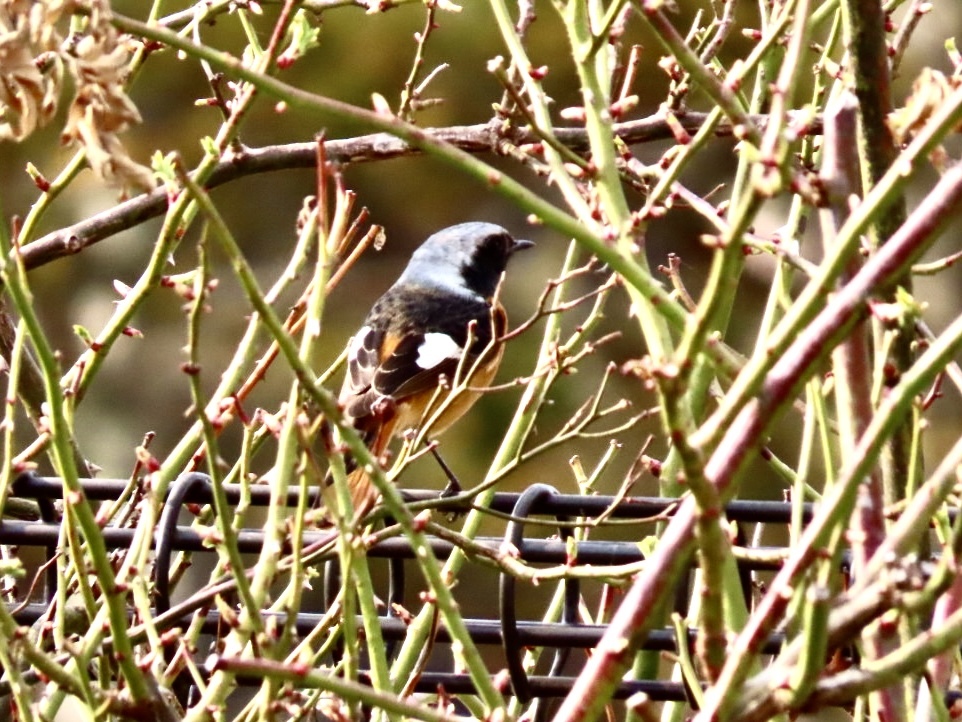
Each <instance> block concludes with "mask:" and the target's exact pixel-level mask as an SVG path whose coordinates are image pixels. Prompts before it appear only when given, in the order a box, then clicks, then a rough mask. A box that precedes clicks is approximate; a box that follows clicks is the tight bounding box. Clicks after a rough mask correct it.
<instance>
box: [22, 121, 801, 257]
mask: <svg viewBox="0 0 962 722" xmlns="http://www.w3.org/2000/svg"><path fill="white" fill-rule="evenodd" d="M706 118H707V114H705V113H688V114H686V115H683V116H679V118H678V119H679V120H680V121H681V123H682V125H683V126H684V128H685V129H686V130H688V131H691V132H694V131H696V130H697V129H698V128H699V127H701V125H702V124H703V123H704V122H705V119H706ZM765 119H766V117H765V116H762V117H757V118H754V121H755V122H756V123H758V124H762V125H763V124H764V121H765ZM614 130H615V133H616V134H617V135H618V137H619V138H621V139H622V140H623V141H625V143H628V144H635V143H645V142H649V141H653V140H665V139H669V138H673V137H674V136H673V134H672V130H671V127H670V126H669V124H668V123H667V122H666V121H665V120H664V118H663V117H662V116H660V115H657V116H650V117H648V118H642V119H640V120H632V121H628V122H625V123H619V124H618V125H616V126H615V127H614ZM731 132H732V127H731V125H730V124H728V123H720V124H719V126H718V128H717V131H716V133H717V134H718V135H719V136H728V135H731ZM812 132H813V133H817V132H820V123H819V124H817V125H815V126H813V127H812ZM554 133H555V136H556V137H557V138H558V139H559V140H560V141H561V142H562V143H564V144H565V145H566V146H568V147H569V148H571V149H572V150H574V151H579V152H580V151H584V150H587V148H588V137H587V133H586V132H585V130H584V129H583V128H556V129H555V130H554ZM424 134H425V135H429V136H432V137H434V138H435V139H437V140H443V141H445V142H447V143H450V144H451V145H454V146H456V147H458V148H460V149H461V150H464V151H467V152H469V153H497V152H499V149H500V148H501V147H502V144H504V143H511V144H514V145H522V144H525V143H537V142H539V140H540V139H539V138H538V137H537V136H536V135H535V134H534V133H533V132H531V131H530V130H528V129H524V130H511V131H509V132H508V134H505V133H504V132H503V130H502V129H501V127H500V124H498V125H495V124H491V123H485V124H480V125H466V126H452V127H449V128H434V129H427V130H425V131H424ZM325 145H326V150H327V157H328V159H329V160H330V161H331V162H332V163H337V164H341V165H347V164H350V163H366V162H371V161H381V160H389V159H391V158H399V157H404V156H413V155H420V154H421V151H420V150H418V149H416V148H412V147H411V145H410V144H408V143H406V142H405V141H403V140H401V139H399V138H396V137H395V136H393V135H390V134H389V133H373V134H371V135H362V136H359V137H357V138H346V139H344V140H329V141H327V143H326V144H325ZM315 154H316V145H315V143H314V142H313V141H311V142H307V143H290V144H286V145H274V146H266V147H264V148H247V149H245V150H244V152H243V153H240V154H237V155H235V156H233V157H231V158H227V159H225V160H223V161H221V163H220V164H219V165H218V166H217V168H216V169H215V170H214V171H213V173H211V176H210V180H209V181H208V182H207V184H206V186H205V187H206V188H208V189H210V188H215V187H217V186H219V185H223V184H225V183H229V182H231V181H234V180H237V179H239V178H243V177H245V176H249V175H255V174H257V173H267V172H269V171H276V170H290V169H294V168H313V167H314V164H315V157H316V155H315ZM166 210H167V193H166V191H165V189H163V188H157V189H155V190H153V191H151V192H150V193H145V194H144V195H140V196H137V197H136V198H132V199H130V200H128V201H125V202H123V203H120V204H119V205H116V206H114V207H113V208H109V209H107V210H106V211H103V212H101V213H98V214H96V215H94V216H91V217H90V218H87V219H84V220H83V221H80V222H79V223H75V224H74V225H72V226H68V227H66V228H61V229H60V230H58V231H54V232H52V233H48V234H47V235H45V236H43V237H41V238H38V239H37V240H36V241H34V242H32V243H29V244H27V245H26V246H24V247H23V248H22V249H21V255H22V258H23V263H24V265H25V266H26V267H27V268H28V269H30V268H37V267H38V266H43V265H45V264H47V263H50V262H51V261H53V260H56V259H57V258H62V257H63V256H69V255H72V254H74V253H79V252H80V251H82V250H83V249H84V248H86V247H87V246H91V245H93V244H95V243H98V242H99V241H102V240H104V239H105V238H109V237H110V236H113V235H115V234H117V233H120V232H121V231H124V230H127V229H129V228H133V227H134V226H137V225H139V224H141V223H144V222H145V221H148V220H150V219H151V218H156V217H157V216H160V215H163V213H164V212H166Z"/></svg>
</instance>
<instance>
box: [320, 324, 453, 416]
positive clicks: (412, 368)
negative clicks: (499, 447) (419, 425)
mask: <svg viewBox="0 0 962 722" xmlns="http://www.w3.org/2000/svg"><path fill="white" fill-rule="evenodd" d="M462 352H463V350H462V348H461V346H460V345H459V344H458V342H457V341H455V340H454V339H453V338H452V337H451V336H449V335H448V334H446V333H442V332H428V333H407V334H405V335H403V336H401V337H400V338H398V339H395V340H394V342H393V344H392V343H389V342H388V340H387V338H386V334H385V333H384V331H383V330H378V329H376V328H373V327H370V326H365V327H364V328H362V329H361V331H360V332H359V333H358V335H357V336H355V337H354V340H353V341H352V342H351V349H350V353H349V360H348V373H347V377H346V378H345V381H344V387H343V388H342V389H341V394H340V397H339V401H340V402H341V405H342V407H343V408H344V413H345V416H346V417H347V418H348V420H350V421H351V423H353V424H354V425H355V426H359V428H362V427H363V426H364V421H365V420H367V419H369V417H370V416H371V415H372V414H374V413H375V411H374V406H375V404H377V403H378V402H379V401H381V400H382V399H385V400H387V401H388V402H394V403H396V402H399V401H402V400H403V399H405V398H407V397H409V396H412V395H414V394H417V393H419V392H422V391H428V390H431V389H434V388H435V387H436V386H437V384H438V378H439V377H440V376H441V375H442V374H443V375H446V376H447V377H448V378H453V376H454V375H455V374H456V373H457V368H458V363H459V362H460V358H461V355H462ZM468 361H469V362H470V358H469V359H468Z"/></svg>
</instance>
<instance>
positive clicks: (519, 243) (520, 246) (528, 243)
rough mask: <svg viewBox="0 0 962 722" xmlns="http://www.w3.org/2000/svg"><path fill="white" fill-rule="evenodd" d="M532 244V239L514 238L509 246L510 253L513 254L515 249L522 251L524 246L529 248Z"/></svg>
mask: <svg viewBox="0 0 962 722" xmlns="http://www.w3.org/2000/svg"><path fill="white" fill-rule="evenodd" d="M533 245H534V241H525V240H520V241H519V240H515V242H514V245H513V246H511V253H512V254H513V253H515V252H517V251H523V250H524V249H525V248H531V246H533Z"/></svg>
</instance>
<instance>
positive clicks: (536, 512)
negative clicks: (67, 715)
mask: <svg viewBox="0 0 962 722" xmlns="http://www.w3.org/2000/svg"><path fill="white" fill-rule="evenodd" d="M82 486H83V489H84V493H85V494H86V496H87V497H88V498H89V499H91V500H103V501H106V500H114V499H117V498H120V496H121V494H123V493H124V491H125V490H126V489H128V487H129V482H127V481H126V480H98V479H90V480H85V481H83V483H82ZM225 492H226V495H227V498H228V500H229V501H230V502H232V503H235V504H236V503H238V502H239V500H240V498H241V489H240V487H237V486H229V485H228V486H227V487H226V488H225ZM248 493H249V499H250V503H251V504H252V505H255V506H256V505H261V506H266V505H267V504H268V503H269V498H270V490H269V488H268V487H266V486H253V487H251V488H249V490H248ZM14 494H15V495H16V496H17V497H23V498H31V499H36V500H37V502H38V505H39V509H40V516H41V518H40V519H39V520H31V521H21V520H14V519H4V520H3V521H2V522H0V544H4V545H16V546H18V547H21V548H23V547H39V548H41V549H42V550H43V553H44V554H45V555H46V557H47V559H48V560H49V559H51V558H52V556H53V555H54V554H55V552H56V548H57V543H58V540H59V538H60V535H61V529H60V515H59V512H58V509H57V502H58V501H59V500H62V498H63V485H62V483H61V481H60V480H59V479H56V478H47V477H40V476H36V475H34V474H23V475H21V476H20V477H19V478H18V479H17V480H16V483H15V485H14ZM406 496H407V497H408V498H409V499H410V500H412V501H419V500H427V499H432V498H436V497H437V492H435V491H409V492H406ZM211 502H212V495H211V490H210V480H209V478H208V477H207V476H205V475H203V474H190V475H187V476H185V477H184V478H182V479H181V480H179V481H178V482H176V483H175V484H174V485H172V487H171V490H170V493H169V494H168V496H167V499H166V502H165V505H164V511H163V514H162V516H161V521H160V525H159V529H158V532H157V533H156V535H155V538H154V552H155V564H154V568H155V578H154V583H155V597H154V598H155V610H154V611H155V612H156V614H157V615H158V616H157V618H156V626H157V628H158V630H159V631H164V630H166V629H172V628H176V627H185V626H186V625H187V624H189V622H190V618H191V614H192V612H187V613H180V614H178V613H176V612H177V610H176V607H174V608H173V613H172V612H171V610H172V607H171V601H170V584H169V579H168V578H167V573H168V572H169V569H170V560H171V558H172V554H173V553H174V552H177V551H185V552H192V553H195V554H213V553H214V552H213V550H212V549H211V548H210V547H209V546H208V545H206V544H205V538H204V536H203V535H202V534H201V533H200V532H198V531H197V530H195V529H192V528H191V527H190V526H187V525H183V524H181V523H179V519H180V517H181V514H180V512H181V510H182V508H183V506H184V505H185V504H208V503H211ZM290 503H291V505H292V506H293V505H294V504H295V503H296V498H295V494H294V493H292V495H291V498H290ZM491 508H492V509H494V510H495V511H499V512H503V513H504V514H507V515H509V516H510V518H511V521H507V522H506V523H504V533H503V535H502V536H500V537H497V536H485V537H482V538H479V539H477V540H476V541H477V543H479V544H481V545H483V546H485V547H487V548H489V549H491V550H492V551H496V550H498V549H502V548H504V544H505V543H508V544H511V545H513V547H514V548H516V549H517V553H518V554H519V557H520V559H521V560H523V561H525V562H527V563H530V564H549V565H563V564H571V563H576V564H592V565H599V564H604V565H619V564H630V563H635V562H639V561H642V560H643V554H642V552H641V551H640V548H639V545H638V544H637V540H633V541H616V540H608V541H605V540H589V541H580V542H577V543H576V544H575V546H574V555H572V548H571V547H570V546H569V542H568V541H567V540H566V538H565V537H566V536H567V535H568V534H570V533H571V532H570V527H568V526H564V525H562V526H560V527H559V528H558V534H557V535H556V536H555V537H554V538H532V537H528V536H525V531H526V528H527V524H526V523H525V522H524V521H523V520H525V519H531V520H532V521H533V520H535V519H536V518H537V519H539V520H540V523H542V524H543V523H544V518H545V517H548V518H551V519H556V520H569V519H572V518H576V517H588V518H591V517H598V516H599V515H601V514H606V515H608V516H609V517H610V518H613V519H622V520H632V519H634V520H650V519H652V518H653V517H655V516H658V515H665V514H670V512H671V508H672V501H671V500H666V499H663V498H645V497H630V498H627V499H622V500H616V499H614V498H613V497H605V496H591V497H586V496H581V495H572V494H562V493H559V492H557V491H556V490H555V489H553V488H552V487H550V486H547V485H544V484H535V485H533V486H531V487H530V488H528V489H527V490H526V491H525V492H523V493H499V494H496V495H495V497H494V501H493V504H492V506H491ZM452 511H458V509H457V507H453V508H452ZM809 512H810V510H809V509H807V508H806V509H805V514H806V515H807V514H808V513H809ZM791 514H792V510H791V505H790V504H788V503H782V502H773V501H735V502H732V503H730V504H729V505H728V507H727V515H728V518H729V519H730V520H731V521H732V522H734V523H736V524H737V525H739V529H740V530H742V529H745V528H747V526H748V525H751V524H771V525H780V526H785V525H787V524H788V523H789V522H790V520H791ZM329 534H330V532H325V531H312V532H307V533H306V534H305V538H304V540H303V541H304V544H305V546H307V545H310V544H312V543H313V542H316V541H318V540H319V539H320V538H322V537H323V536H325V535H328V536H329ZM133 535H134V530H133V529H130V528H117V527H107V528H105V529H104V530H103V536H104V540H105V542H106V545H107V547H108V548H109V549H113V550H123V549H126V548H128V547H129V545H130V544H131V541H132V539H133ZM741 536H742V538H741V539H740V540H739V543H740V544H741V545H744V546H746V547H751V546H752V543H751V540H750V538H749V536H750V537H752V538H757V535H754V534H753V535H741ZM262 543H263V534H262V532H261V531H260V530H258V529H244V530H241V531H240V532H239V534H238V545H239V548H240V551H241V552H244V553H256V552H258V551H259V550H260V547H261V545H262ZM431 546H432V548H433V551H434V553H435V554H436V555H437V556H438V557H439V558H446V557H447V556H448V554H450V553H451V551H452V549H453V548H454V547H453V544H452V543H451V542H449V541H445V540H443V539H440V538H436V537H434V538H432V539H431ZM754 549H755V551H757V552H767V553H758V554H755V555H748V556H749V557H750V559H747V560H745V561H741V562H739V572H740V574H741V575H742V582H743V589H744V591H745V593H746V594H751V593H752V584H753V580H752V574H753V573H755V572H764V571H771V570H773V569H775V568H777V562H776V561H773V559H775V558H776V557H777V554H773V553H772V552H776V551H777V549H776V548H771V547H768V548H761V547H758V546H755V547H754ZM368 556H370V557H372V558H384V559H386V560H388V561H387V563H388V566H389V574H388V575H387V576H388V579H389V582H388V586H389V589H388V591H387V595H386V597H387V599H388V601H389V602H394V601H399V600H402V599H403V595H404V586H405V573H406V572H405V567H406V566H407V565H408V564H409V563H410V560H411V559H412V558H413V553H412V550H411V547H410V545H409V544H408V542H407V541H406V540H405V539H404V538H400V537H397V538H390V539H386V540H383V541H381V542H379V543H377V544H376V545H375V546H374V547H373V548H371V549H370V550H369V552H368ZM45 573H46V578H45V583H44V585H43V587H44V591H43V595H44V598H43V599H42V600H41V599H36V598H35V599H28V600H22V601H21V602H20V603H18V604H16V605H11V606H12V608H13V611H14V614H15V618H16V619H17V621H18V622H20V623H22V624H31V623H33V622H35V621H36V620H38V619H40V618H41V617H42V615H43V614H44V613H45V612H46V611H47V610H48V609H49V607H50V604H51V603H52V601H53V596H54V594H55V593H56V585H57V572H56V565H54V564H48V565H47V566H46V572H45ZM565 585H566V588H565V595H564V597H565V602H564V610H563V612H562V614H561V620H562V621H560V622H557V623H549V622H543V621H541V620H538V619H524V618H522V617H521V615H520V614H519V609H518V604H517V598H518V591H517V588H516V587H517V582H516V580H515V578H514V577H512V576H511V575H509V574H506V573H504V572H502V573H500V580H499V593H498V594H499V599H498V604H497V606H496V607H494V606H492V610H491V611H492V613H491V615H490V617H488V618H469V619H466V620H465V622H466V626H467V628H468V630H469V631H470V634H471V636H472V639H473V640H474V642H475V643H476V644H478V645H479V646H484V647H500V648H501V652H500V656H499V657H498V659H499V660H500V664H499V666H498V669H507V670H508V673H509V677H510V681H511V685H512V691H513V693H514V694H515V695H516V696H517V697H519V698H521V699H522V700H529V699H531V698H533V697H541V698H552V697H559V696H563V695H564V694H565V693H566V692H567V691H568V689H569V688H570V685H571V683H572V681H573V677H572V676H570V675H571V674H572V673H573V671H572V669H573V670H574V671H575V672H576V671H577V666H578V665H577V660H575V661H574V663H573V664H572V663H568V662H569V659H570V653H571V652H573V651H576V650H581V651H582V653H584V651H585V650H590V649H591V648H592V647H594V646H596V645H597V644H598V642H599V640H600V639H601V636H602V634H603V632H604V629H605V627H604V625H597V624H584V623H581V622H579V621H578V620H579V615H578V605H579V600H580V599H581V588H580V584H579V581H578V580H576V579H572V580H569V581H567V582H565ZM677 600H678V601H677V606H678V607H679V610H680V611H684V609H683V608H684V606H685V605H687V600H688V590H687V587H683V588H681V589H679V590H678V594H677ZM391 606H392V605H391V604H388V605H386V607H387V608H388V609H391ZM321 617H322V613H320V612H302V613H300V614H299V615H298V618H297V620H296V628H297V630H298V632H299V633H301V634H307V633H308V632H309V631H310V630H311V629H313V628H314V627H315V626H316V625H317V624H318V622H319V620H320V619H321ZM219 623H220V617H219V615H218V613H217V612H216V611H213V610H212V611H209V612H208V613H207V620H206V625H205V631H206V632H209V633H211V634H216V632H217V630H218V627H219ZM381 624H382V631H383V635H384V638H385V640H386V641H388V642H389V643H391V642H398V641H400V640H402V639H403V637H404V634H405V629H406V628H405V624H404V622H403V620H401V619H400V618H398V617H396V616H392V615H391V614H390V613H387V614H385V616H383V617H382V618H381ZM694 634H695V632H694V631H692V635H694ZM691 639H693V636H692V637H691ZM449 641H450V639H449V637H448V635H447V633H446V631H445V629H444V627H443V625H441V626H440V627H439V629H438V632H437V635H436V642H437V643H438V644H440V645H444V644H445V643H448V642H449ZM780 642H781V639H780V638H779V637H778V636H777V635H776V636H773V637H772V638H771V639H769V640H768V648H769V649H770V651H772V652H774V651H776V650H777V648H778V646H779V644H780ZM676 644H677V638H676V634H675V632H674V631H673V630H671V629H656V630H653V631H652V632H651V633H649V635H648V638H647V640H646V641H645V643H644V645H643V646H644V648H645V649H649V650H661V651H669V652H670V651H675V650H676ZM528 647H546V648H551V649H553V650H554V658H553V661H552V663H551V665H550V670H549V671H548V672H547V673H546V674H542V675H537V676H535V675H528V674H526V672H525V670H524V668H523V665H522V659H523V656H524V652H525V649H526V648H528ZM494 671H496V670H493V671H492V673H494ZM566 671H567V676H566ZM439 686H443V688H444V689H445V690H446V691H447V692H450V693H469V692H471V691H472V685H471V681H470V679H469V678H468V677H467V675H464V674H457V673H455V672H450V671H447V672H446V671H430V672H425V673H424V674H422V675H421V677H420V679H419V681H418V682H417V687H416V691H424V692H433V691H436V690H437V689H438V688H439ZM639 692H643V693H645V694H646V695H648V697H649V698H650V699H653V700H689V701H690V695H688V694H687V693H686V690H685V688H684V686H683V685H682V683H679V682H673V681H664V680H635V681H627V680H626V681H623V682H621V684H620V687H619V688H618V691H617V693H616V697H617V698H622V699H623V698H626V697H629V696H631V695H634V694H636V693H639Z"/></svg>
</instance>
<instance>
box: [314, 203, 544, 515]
mask: <svg viewBox="0 0 962 722" xmlns="http://www.w3.org/2000/svg"><path fill="white" fill-rule="evenodd" d="M533 245H534V244H533V243H532V242H531V241H527V240H516V239H515V238H513V237H512V235H511V234H510V233H509V232H508V231H507V230H506V229H504V228H502V227H501V226H499V225H495V224H493V223H484V222H477V221H474V222H468V223H461V224H458V225H454V226H450V227H448V228H444V229H443V230H440V231H438V232H436V233H434V234H433V235H431V236H430V237H429V238H428V239H427V240H426V241H424V243H422V244H421V246H419V247H418V248H417V249H416V250H415V251H414V253H413V254H412V255H411V258H410V261H409V262H408V264H407V266H406V267H405V269H404V271H403V272H402V273H401V275H400V277H399V278H398V279H397V281H396V282H395V283H394V284H393V285H392V286H391V287H390V288H389V289H388V290H387V291H386V292H385V293H384V294H383V295H382V296H381V297H380V298H379V299H378V300H377V301H376V302H375V303H374V305H373V306H372V307H371V310H370V312H369V313H368V314H367V317H366V318H365V319H364V322H363V323H362V325H361V328H360V330H359V331H358V332H357V333H356V334H355V335H354V336H353V338H352V339H351V341H350V342H349V344H348V351H347V373H346V375H345V378H344V383H343V386H342V388H341V391H340V394H339V395H338V405H339V407H340V409H341V411H342V413H343V420H344V422H345V423H346V424H348V425H350V426H351V427H352V428H353V429H354V430H355V431H357V432H358V434H359V435H360V437H361V439H362V440H363V441H364V443H365V444H366V445H367V447H368V448H369V449H370V451H371V453H372V455H373V456H374V457H375V458H376V459H380V458H381V457H382V455H383V454H384V452H385V451H386V450H387V447H388V444H389V443H390V441H391V439H392V438H393V437H395V436H398V435H400V434H402V433H404V432H405V431H406V430H408V429H411V428H416V427H418V425H419V424H421V423H422V420H423V417H424V416H425V413H426V412H427V411H428V410H429V407H431V408H432V409H434V408H437V406H436V403H437V399H438V389H439V387H441V386H443V385H444V384H452V383H453V381H454V379H455V378H456V377H457V376H458V374H462V375H466V374H470V376H469V377H468V378H467V382H468V383H467V385H468V388H466V389H465V390H464V391H462V392H461V393H460V394H459V395H458V396H457V397H455V398H454V399H453V400H452V401H451V403H450V404H449V405H448V406H447V407H446V408H445V409H444V410H443V412H442V413H441V414H440V415H439V416H438V417H437V418H435V419H434V421H433V423H432V424H431V427H430V429H429V431H430V433H431V434H432V436H436V435H437V434H440V433H441V432H443V431H444V430H445V429H447V428H448V427H449V426H451V424H453V423H454V422H455V421H457V420H458V419H459V418H460V417H461V416H462V415H464V414H465V413H466V412H467V411H468V409H469V408H470V407H471V406H472V405H473V404H474V402H475V401H477V399H478V397H479V396H480V394H481V391H480V389H481V388H483V387H486V386H489V385H490V384H491V381H492V380H493V379H494V376H495V374H496V373H497V370H498V366H499V365H500V363H501V357H502V355H503V353H504V342H503V336H504V334H505V332H506V331H507V327H508V319H507V314H506V313H505V310H504V307H503V306H502V305H501V303H500V302H498V301H497V300H495V295H496V292H497V289H498V286H499V284H500V282H501V278H502V275H503V274H504V271H505V269H506V267H507V264H508V261H509V259H510V258H511V257H512V256H513V255H514V254H515V253H516V252H517V251H520V250H523V249H526V248H530V247H531V246H533ZM479 358H480V359H481V360H480V362H479ZM459 380H460V379H459ZM441 398H443V397H441ZM432 402H433V403H434V404H435V405H434V406H432ZM344 461H345V467H346V471H347V475H348V476H347V479H348V485H349V488H350V490H351V498H352V501H353V505H354V511H355V514H356V515H357V516H358V518H359V517H361V516H363V515H364V514H366V513H367V512H368V511H370V510H371V509H372V508H373V506H374V505H375V504H376V502H377V499H378V494H377V491H376V489H375V488H374V487H373V484H372V483H371V479H370V475H369V474H368V473H367V472H365V470H364V469H363V468H359V467H358V465H357V464H356V462H355V461H354V460H353V458H352V457H351V456H350V455H349V454H346V455H345V459H344ZM331 481H332V480H331V478H330V475H328V483H331Z"/></svg>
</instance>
